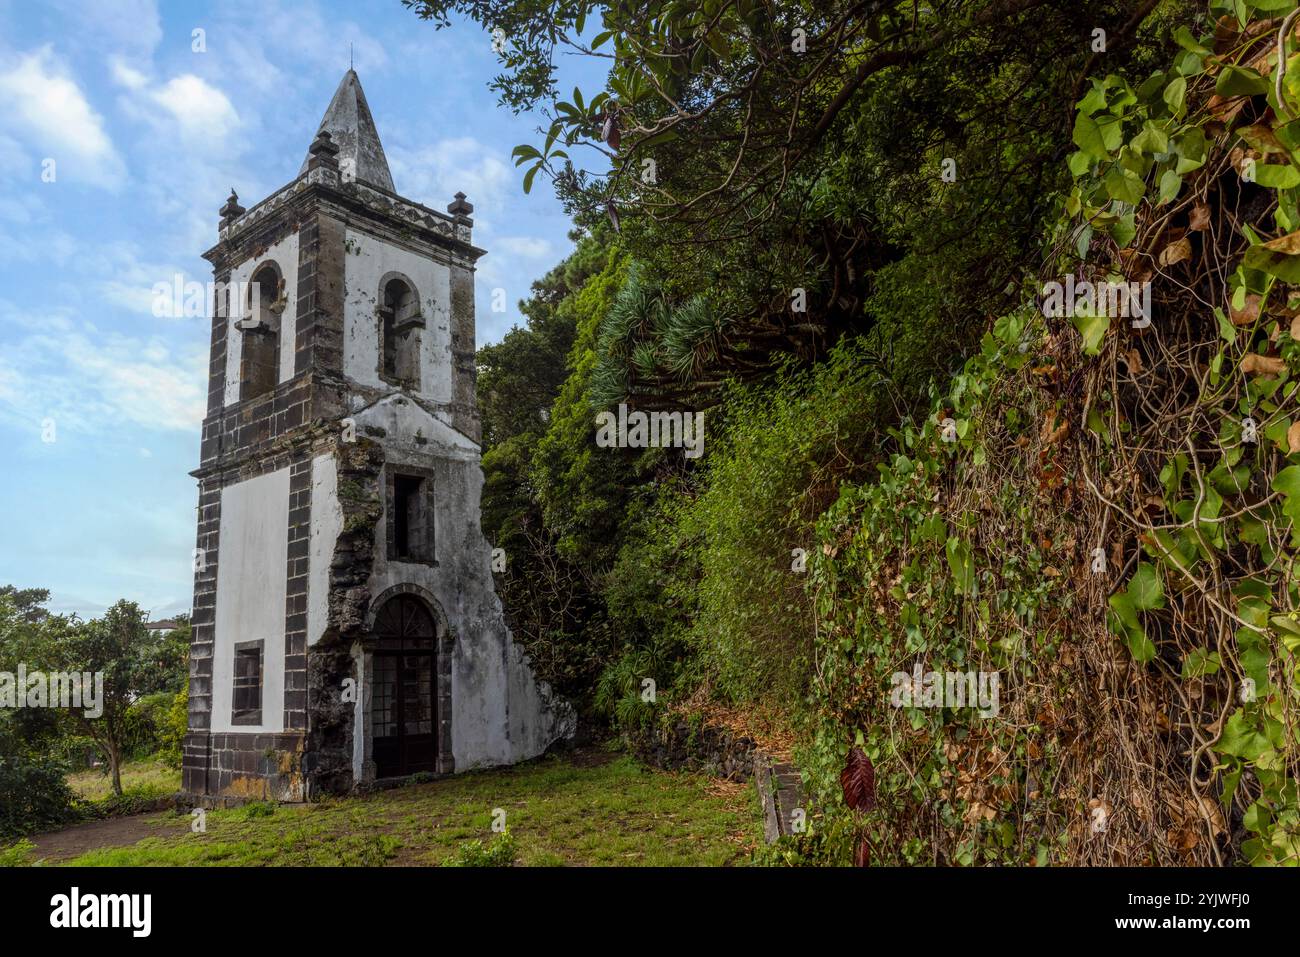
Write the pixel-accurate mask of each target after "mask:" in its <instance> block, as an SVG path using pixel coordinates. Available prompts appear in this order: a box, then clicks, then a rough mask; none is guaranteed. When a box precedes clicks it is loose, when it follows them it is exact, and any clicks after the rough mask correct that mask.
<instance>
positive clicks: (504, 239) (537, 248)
mask: <svg viewBox="0 0 1300 957" xmlns="http://www.w3.org/2000/svg"><path fill="white" fill-rule="evenodd" d="M493 246H494V247H495V248H497V249H501V250H503V251H504V252H507V253H511V254H513V255H515V256H523V257H525V258H527V259H540V258H542V257H543V256H550V255H551V253H552V250H553V249H554V248H555V247H553V246H552V245H551V241H550V240H549V239H539V238H538V237H536V236H500V237H498V238H497V239H495V240H493Z"/></svg>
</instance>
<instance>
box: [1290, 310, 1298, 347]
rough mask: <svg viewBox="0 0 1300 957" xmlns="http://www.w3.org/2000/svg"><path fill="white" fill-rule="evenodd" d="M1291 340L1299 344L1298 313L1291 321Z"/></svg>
mask: <svg viewBox="0 0 1300 957" xmlns="http://www.w3.org/2000/svg"><path fill="white" fill-rule="evenodd" d="M1291 338H1292V339H1295V340H1296V341H1297V342H1300V313H1296V315H1295V316H1294V317H1293V318H1292V319H1291Z"/></svg>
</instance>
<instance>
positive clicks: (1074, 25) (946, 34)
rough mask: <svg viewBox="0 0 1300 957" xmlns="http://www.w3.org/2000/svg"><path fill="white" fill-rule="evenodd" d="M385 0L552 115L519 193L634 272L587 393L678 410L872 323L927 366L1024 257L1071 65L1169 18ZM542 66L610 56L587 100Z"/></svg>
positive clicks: (512, 101)
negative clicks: (492, 68)
mask: <svg viewBox="0 0 1300 957" xmlns="http://www.w3.org/2000/svg"><path fill="white" fill-rule="evenodd" d="M404 2H405V3H406V4H407V5H408V6H409V7H411V8H412V9H413V10H414V11H415V12H416V13H417V14H418V15H419V16H420V17H422V18H424V19H427V20H430V21H432V22H434V23H435V24H437V25H438V26H439V27H443V26H447V25H449V24H450V19H449V15H450V14H451V13H452V12H456V13H460V14H463V15H466V16H468V17H470V18H471V19H473V20H475V21H477V22H478V23H479V24H481V25H482V26H483V27H484V28H486V29H487V30H488V31H489V32H492V33H493V35H494V36H495V37H497V38H498V40H499V41H500V42H498V43H497V44H496V47H497V49H498V51H499V57H500V60H501V64H502V72H501V73H500V75H498V76H497V77H496V79H495V80H494V81H493V84H492V85H493V88H494V89H496V90H497V91H498V92H499V93H500V96H501V100H502V103H503V104H504V105H506V106H508V107H510V108H512V109H515V110H530V109H540V110H542V111H543V114H544V116H545V117H546V119H547V120H548V121H549V122H548V123H546V124H545V125H543V126H542V127H541V128H540V129H539V130H538V139H537V141H536V142H533V143H525V144H521V145H520V146H519V147H517V148H516V151H515V156H516V160H517V163H518V164H519V165H520V166H523V167H526V171H525V173H524V181H523V185H524V188H525V190H527V189H530V188H531V186H532V185H533V184H534V182H535V180H536V178H537V177H538V176H539V175H541V176H546V177H550V178H551V180H552V181H553V183H554V185H555V188H556V191H557V193H558V195H559V196H560V198H561V200H562V201H563V202H564V203H565V204H566V207H567V208H568V209H570V210H571V211H572V212H573V213H574V215H575V216H576V217H577V220H578V222H579V224H581V225H588V226H589V225H591V224H592V223H594V222H596V221H608V222H609V223H611V225H612V226H613V227H614V228H615V229H616V230H617V231H618V232H619V234H620V238H619V241H620V244H621V245H622V246H623V248H624V249H625V251H626V252H627V253H628V254H629V255H630V257H631V258H632V260H633V261H635V262H637V263H639V264H641V265H642V266H643V267H644V269H643V270H642V271H641V272H639V273H634V274H633V279H634V280H635V281H636V282H637V284H638V286H639V288H638V289H636V290H634V291H633V292H634V294H632V295H630V296H629V297H627V301H626V302H625V303H624V306H625V307H626V308H624V309H622V310H621V315H620V317H619V318H620V320H621V322H620V324H619V329H618V331H619V332H620V333H622V342H620V343H613V342H612V341H611V343H610V344H611V345H617V346H618V348H616V349H613V350H612V351H611V352H608V353H606V354H604V355H602V357H601V360H600V368H598V369H597V370H596V372H595V380H596V381H597V382H598V383H601V384H602V385H603V386H614V387H617V389H621V390H622V391H623V392H624V394H625V395H626V396H627V397H629V398H630V399H635V400H637V401H638V402H640V403H641V404H644V405H681V404H686V405H690V406H694V407H698V406H700V405H703V404H708V403H710V402H713V401H716V399H717V390H718V389H719V388H720V386H721V382H722V381H723V380H724V379H725V378H727V377H735V378H742V379H754V378H765V377H767V376H768V375H770V374H771V372H772V370H773V368H774V366H775V364H776V363H777V361H779V359H780V358H781V356H783V355H787V354H793V355H795V356H798V357H799V358H800V359H801V360H803V361H805V362H812V361H817V360H820V359H822V358H824V357H825V356H826V355H827V354H828V352H829V350H830V349H831V348H832V347H833V346H834V345H835V344H836V342H837V341H839V340H840V339H841V338H843V337H844V336H846V335H861V334H864V333H867V332H870V331H871V330H873V329H875V328H876V327H877V326H878V325H879V324H880V322H881V321H882V319H889V320H893V321H894V322H895V323H898V322H899V320H898V318H897V317H898V316H900V315H906V316H907V322H906V324H905V325H901V327H900V326H896V327H895V330H891V331H901V332H910V333H912V337H913V339H914V340H915V342H914V344H915V345H916V346H917V348H916V349H915V350H911V349H909V350H908V354H907V355H906V356H902V357H900V360H901V362H902V363H903V364H907V363H911V362H913V361H914V362H915V363H916V364H918V365H920V366H922V367H924V371H925V372H927V373H929V374H935V373H942V372H945V371H948V369H947V366H948V365H949V364H950V363H951V362H952V361H953V360H954V357H956V356H957V355H960V354H961V353H962V352H963V351H964V350H965V349H966V348H967V347H969V346H970V345H972V343H973V338H972V337H973V336H975V335H976V334H975V333H974V332H973V329H974V327H975V326H976V323H974V322H971V321H970V319H971V317H972V316H979V315H986V314H989V313H993V312H1000V311H1004V310H1003V308H1001V307H1005V306H1006V305H1007V302H1006V292H1005V290H1006V288H1007V286H1008V283H1009V281H1010V280H1012V279H1015V278H1018V276H1019V273H1020V270H1021V268H1022V267H1021V264H1022V263H1024V262H1026V261H1034V260H1035V259H1036V258H1037V257H1036V256H1035V255H1033V254H1034V253H1035V252H1036V251H1037V249H1038V244H1039V242H1040V240H1041V235H1042V225H1043V223H1044V220H1045V219H1046V217H1047V215H1048V214H1049V213H1050V211H1051V207H1050V202H1051V195H1052V193H1053V190H1054V189H1055V188H1056V187H1059V186H1062V185H1064V182H1065V178H1064V174H1063V172H1062V165H1061V163H1060V159H1061V152H1060V150H1061V144H1062V143H1064V142H1068V139H1069V129H1070V127H1069V124H1070V123H1071V122H1072V118H1071V116H1070V111H1069V103H1068V102H1067V100H1066V98H1067V97H1069V98H1071V99H1072V98H1073V96H1075V95H1077V94H1074V93H1073V91H1074V90H1075V89H1076V88H1077V86H1078V84H1079V82H1080V81H1081V79H1082V78H1083V77H1084V76H1085V75H1087V73H1088V72H1089V71H1091V70H1094V69H1101V68H1104V69H1105V70H1106V71H1108V72H1115V71H1125V70H1133V69H1138V68H1140V67H1141V62H1140V58H1135V57H1134V55H1133V54H1132V53H1131V52H1130V49H1131V42H1132V40H1133V39H1134V38H1135V37H1137V36H1138V35H1142V36H1144V37H1148V38H1149V37H1152V36H1156V37H1158V38H1159V39H1158V40H1157V41H1156V42H1153V43H1149V44H1145V45H1144V49H1143V50H1142V52H1141V57H1147V58H1150V57H1151V56H1152V55H1153V54H1156V55H1158V54H1159V52H1160V50H1161V48H1162V47H1163V46H1164V45H1166V44H1167V42H1168V41H1167V37H1168V33H1167V32H1166V30H1165V28H1166V27H1167V26H1168V20H1169V17H1172V16H1182V17H1186V16H1187V15H1188V11H1187V9H1186V8H1185V7H1183V6H1180V5H1178V4H1176V3H1168V4H1166V5H1165V6H1167V7H1169V8H1170V13H1169V14H1167V15H1164V14H1162V15H1157V16H1152V13H1153V10H1155V8H1156V7H1157V3H1156V2H1155V0H1076V2H1073V3H1069V4H1063V3H1056V2H1051V0H936V2H931V3H926V4H917V3H915V2H913V0H824V2H819V3H816V4H811V3H806V2H795V0H711V2H688V3H683V2H681V0H645V2H642V3H636V4H624V3H614V2H611V0H576V2H575V0H404ZM1098 28H1100V29H1102V30H1104V31H1105V34H1106V43H1107V48H1106V56H1105V57H1098V56H1096V55H1095V54H1094V52H1093V46H1092V38H1093V36H1094V34H1093V31H1094V30H1095V29H1098ZM561 53H563V54H565V55H568V56H580V57H587V58H590V59H592V60H594V61H596V62H602V63H605V64H607V65H608V73H607V78H606V81H605V83H604V85H603V88H602V89H587V90H583V89H575V90H574V91H573V92H572V94H571V95H567V96H566V95H565V94H564V93H563V92H562V91H560V90H559V88H558V83H557V64H558V61H559V55H560V54H561ZM636 307H644V308H643V309H640V311H638V310H637V308H636ZM917 327H920V329H919V332H918V331H917ZM883 338H884V339H885V342H883V343H882V349H881V352H882V354H885V353H886V352H887V349H886V348H884V347H885V346H887V345H888V344H889V340H891V339H892V338H893V336H892V335H891V336H887V337H883ZM599 394H600V395H601V396H604V395H605V394H611V395H612V394H614V393H613V392H610V391H608V390H605V391H602V392H600V393H599Z"/></svg>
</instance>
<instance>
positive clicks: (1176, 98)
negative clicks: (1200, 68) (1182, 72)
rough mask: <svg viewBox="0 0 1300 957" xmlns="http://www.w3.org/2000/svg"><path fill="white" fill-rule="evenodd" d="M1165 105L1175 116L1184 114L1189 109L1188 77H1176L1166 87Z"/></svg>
mask: <svg viewBox="0 0 1300 957" xmlns="http://www.w3.org/2000/svg"><path fill="white" fill-rule="evenodd" d="M1165 106H1167V107H1169V112H1170V113H1172V114H1174V116H1182V115H1183V113H1184V112H1186V110H1187V78H1186V77H1183V76H1179V77H1175V78H1174V79H1173V80H1171V81H1170V82H1169V85H1168V86H1167V87H1165Z"/></svg>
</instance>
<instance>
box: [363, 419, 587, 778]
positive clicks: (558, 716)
mask: <svg viewBox="0 0 1300 957" xmlns="http://www.w3.org/2000/svg"><path fill="white" fill-rule="evenodd" d="M353 418H354V419H356V422H357V427H358V429H359V430H363V429H365V428H366V427H368V426H378V427H380V428H382V429H383V430H384V432H385V433H386V434H385V437H384V439H383V442H384V446H385V450H386V456H387V462H388V464H389V466H393V465H397V466H398V467H400V465H401V464H407V465H415V466H419V467H421V468H426V469H429V468H431V469H433V470H434V480H433V481H434V500H435V503H436V504H435V513H434V548H435V557H436V559H437V565H436V566H430V565H426V564H420V563H413V562H398V561H393V562H390V561H388V560H387V558H386V556H387V545H386V542H385V540H384V536H385V533H386V521H384V520H381V521H380V522H379V523H378V525H377V527H376V530H375V536H376V545H375V555H376V562H375V568H374V571H373V572H372V574H371V577H370V582H369V586H370V594H371V595H374V596H379V595H381V594H383V592H384V591H386V590H387V589H388V588H391V587H392V586H394V585H399V584H414V585H418V586H420V587H421V588H423V589H424V590H425V591H427V592H428V593H429V594H431V595H432V596H433V598H434V600H435V601H436V602H437V604H438V612H440V614H441V617H442V618H443V619H444V620H445V621H447V622H448V623H449V625H450V627H451V630H452V631H453V633H454V635H455V651H454V653H453V657H452V680H451V684H452V690H451V695H452V742H451V747H452V755H453V757H454V758H455V762H456V770H457V771H458V772H460V771H468V770H470V769H472V768H475V767H488V766H492V765H499V764H511V763H514V762H516V761H522V760H525V759H527V758H531V757H535V756H536V755H538V754H541V753H542V752H543V751H544V750H546V748H547V747H548V746H549V745H550V744H551V743H552V742H554V741H555V740H557V739H559V738H562V737H567V736H569V735H571V734H572V733H573V718H572V712H571V710H570V709H569V707H568V706H567V705H565V704H563V703H559V705H558V706H557V707H551V706H550V704H549V702H548V701H547V700H546V693H545V692H544V690H543V689H542V688H541V687H539V685H538V683H537V682H536V680H535V679H534V677H533V674H532V669H531V668H530V667H529V666H528V663H527V661H526V659H525V657H524V655H523V652H522V650H521V649H520V648H519V647H518V646H517V645H515V643H514V641H513V639H512V638H511V635H510V631H509V629H508V628H507V627H506V624H505V618H504V615H503V613H502V609H501V602H500V600H499V599H498V598H497V595H496V590H495V587H494V584H493V581H492V571H491V549H490V548H489V546H488V543H487V540H486V539H485V538H484V537H483V532H482V529H481V526H480V524H479V499H480V495H481V493H482V487H483V473H482V470H481V469H480V467H479V448H478V445H477V444H475V443H474V441H473V440H472V439H470V438H468V437H467V436H465V435H463V434H462V433H460V432H458V431H456V430H455V429H453V428H452V427H451V426H449V425H448V424H446V423H445V422H443V421H442V420H441V419H439V418H437V417H435V416H433V415H431V414H430V413H428V412H427V411H425V410H424V409H422V408H420V407H419V406H417V405H416V404H415V403H414V402H412V401H410V400H409V399H405V398H403V397H401V396H400V395H395V396H388V397H386V398H384V399H383V400H381V401H380V402H378V403H376V404H374V405H372V406H371V407H369V408H367V409H364V410H360V411H358V412H355V413H354V415H353ZM417 435H419V436H422V437H423V438H424V439H426V440H427V441H426V442H425V443H423V444H422V443H418V442H416V441H415V437H416V436H417ZM385 504H386V503H385ZM358 714H359V715H360V716H361V717H362V718H363V719H364V721H365V722H366V727H365V730H364V732H363V733H364V734H365V735H366V736H367V737H368V736H369V711H368V710H365V711H362V710H360V709H359V710H358Z"/></svg>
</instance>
